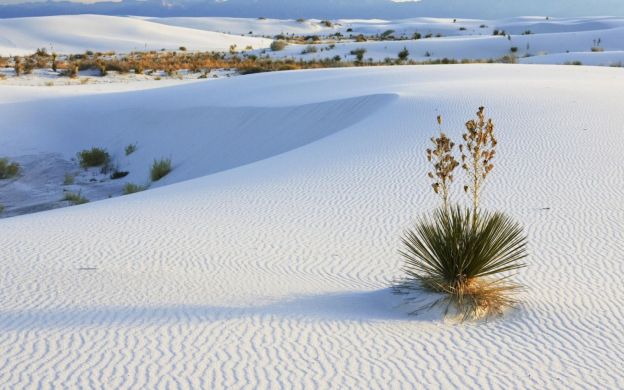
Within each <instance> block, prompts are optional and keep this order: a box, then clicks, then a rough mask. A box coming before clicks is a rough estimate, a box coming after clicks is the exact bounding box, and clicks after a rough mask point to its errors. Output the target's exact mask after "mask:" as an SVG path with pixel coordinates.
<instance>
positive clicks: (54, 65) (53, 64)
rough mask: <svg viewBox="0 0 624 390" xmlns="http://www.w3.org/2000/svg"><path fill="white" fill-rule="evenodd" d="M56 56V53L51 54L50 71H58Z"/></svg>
mask: <svg viewBox="0 0 624 390" xmlns="http://www.w3.org/2000/svg"><path fill="white" fill-rule="evenodd" d="M56 58H57V55H56V53H52V71H53V72H56V71H57V69H58V63H57V61H56Z"/></svg>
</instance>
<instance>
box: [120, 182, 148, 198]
mask: <svg viewBox="0 0 624 390" xmlns="http://www.w3.org/2000/svg"><path fill="white" fill-rule="evenodd" d="M146 189H147V186H141V185H138V184H133V183H127V184H126V185H125V186H124V188H123V194H124V195H130V194H134V193H137V192H141V191H145V190H146Z"/></svg>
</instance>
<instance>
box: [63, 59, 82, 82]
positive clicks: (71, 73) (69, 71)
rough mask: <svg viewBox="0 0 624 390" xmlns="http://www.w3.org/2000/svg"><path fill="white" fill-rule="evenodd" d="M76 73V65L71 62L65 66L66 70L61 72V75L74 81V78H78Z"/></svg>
mask: <svg viewBox="0 0 624 390" xmlns="http://www.w3.org/2000/svg"><path fill="white" fill-rule="evenodd" d="M78 71H79V68H78V64H77V63H74V62H72V63H70V64H68V65H67V68H66V69H65V70H64V71H63V75H64V76H67V77H69V78H71V79H75V78H76V77H78Z"/></svg>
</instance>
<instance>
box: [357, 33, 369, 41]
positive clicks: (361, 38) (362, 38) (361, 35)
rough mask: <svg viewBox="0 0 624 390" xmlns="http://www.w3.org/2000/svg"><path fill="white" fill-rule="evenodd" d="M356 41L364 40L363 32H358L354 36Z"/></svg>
mask: <svg viewBox="0 0 624 390" xmlns="http://www.w3.org/2000/svg"><path fill="white" fill-rule="evenodd" d="M355 41H356V42H366V37H365V36H364V35H363V34H359V35H358V36H356V37H355Z"/></svg>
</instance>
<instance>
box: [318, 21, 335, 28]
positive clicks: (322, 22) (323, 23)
mask: <svg viewBox="0 0 624 390" xmlns="http://www.w3.org/2000/svg"><path fill="white" fill-rule="evenodd" d="M321 25H323V26H325V27H334V24H333V23H332V22H331V21H329V20H321Z"/></svg>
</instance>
